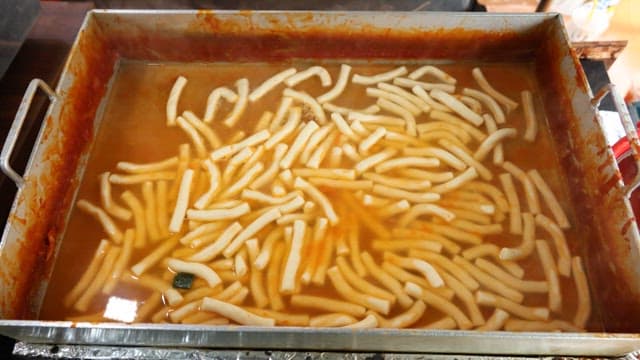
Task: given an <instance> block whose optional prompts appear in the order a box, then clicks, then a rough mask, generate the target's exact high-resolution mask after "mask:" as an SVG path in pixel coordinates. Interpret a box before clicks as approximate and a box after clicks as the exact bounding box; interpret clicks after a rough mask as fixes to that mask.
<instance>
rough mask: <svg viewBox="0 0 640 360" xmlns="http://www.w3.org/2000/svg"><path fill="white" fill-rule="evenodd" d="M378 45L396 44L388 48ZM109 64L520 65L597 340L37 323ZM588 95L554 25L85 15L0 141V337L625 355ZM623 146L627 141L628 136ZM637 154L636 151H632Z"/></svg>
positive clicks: (627, 238)
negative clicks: (569, 207) (599, 327)
mask: <svg viewBox="0 0 640 360" xmlns="http://www.w3.org/2000/svg"><path fill="white" fill-rule="evenodd" d="M389 38H393V39H398V40H399V42H398V45H395V46H390V45H389V44H390V42H389ZM119 58H127V59H136V60H145V61H177V62H212V61H278V60H282V59H290V58H306V59H313V58H331V59H340V58H343V59H378V60H380V59H382V60H384V59H396V60H397V59H414V60H415V59H421V60H425V59H429V60H481V61H493V60H501V61H504V60H505V59H513V60H514V61H530V62H533V63H535V67H536V74H537V77H538V81H539V83H540V84H543V85H544V94H543V98H544V99H543V100H544V104H545V108H546V111H547V114H550V113H553V117H549V119H548V121H549V126H550V128H551V130H552V132H553V137H554V141H555V142H556V143H557V145H558V148H559V149H566V151H563V152H562V153H560V154H559V157H560V161H561V164H562V165H563V167H564V168H565V170H566V172H567V173H568V174H570V175H571V176H569V177H568V178H569V181H570V184H569V185H570V188H571V191H572V194H571V196H572V200H573V203H574V205H575V207H576V211H577V212H578V213H579V214H580V218H581V219H582V220H584V224H580V226H581V227H583V231H582V233H583V234H585V238H584V242H585V244H584V249H583V254H582V255H583V256H584V257H585V260H586V262H587V267H588V268H590V269H591V270H590V274H589V275H590V281H591V284H592V287H593V289H597V291H596V292H593V293H594V294H593V301H594V307H595V309H596V311H599V312H600V314H599V315H600V317H601V318H602V319H603V325H604V329H605V331H606V332H604V333H585V334H560V333H510V332H494V333H492V332H488V333H481V332H472V331H430V330H384V329H373V330H358V331H353V330H341V329H308V328H282V327H279V328H252V327H237V326H229V327H202V326H187V325H152V324H140V325H138V324H135V325H125V324H109V323H104V324H89V323H71V322H64V321H60V322H57V321H37V320H16V319H29V318H37V313H38V310H39V307H40V304H41V301H42V298H43V295H44V291H45V290H46V285H47V279H48V276H49V275H50V272H51V270H52V264H53V262H54V260H55V255H56V251H57V249H58V248H59V242H60V240H61V239H62V236H63V233H64V228H65V225H66V222H67V220H68V215H69V209H70V204H72V203H73V199H74V196H75V192H76V188H77V185H78V184H79V182H80V179H81V178H82V173H83V169H84V163H85V162H86V160H87V156H88V153H89V150H90V148H91V139H92V138H93V137H94V135H95V132H96V131H97V129H98V128H99V124H98V123H97V122H98V121H99V119H100V116H96V114H98V113H99V111H100V106H101V102H102V101H103V98H104V96H105V93H106V91H107V90H106V89H107V87H108V83H109V79H110V78H111V75H112V74H113V70H114V66H115V64H116V62H117V60H118V59H119ZM39 87H40V88H42V89H44V90H45V91H47V93H48V94H49V96H50V99H51V100H52V103H51V105H50V107H49V110H48V113H47V115H46V118H45V120H44V122H43V126H42V129H41V132H40V135H39V138H38V141H37V143H36V146H35V147H34V150H33V153H32V156H31V158H30V161H29V164H28V167H27V170H26V172H25V174H24V175H23V176H20V175H18V174H15V173H11V170H10V166H9V165H8V157H9V155H10V152H11V139H12V138H15V137H16V135H17V133H18V131H19V127H20V116H21V114H22V113H24V112H25V111H26V110H27V109H28V103H29V101H30V97H32V96H33V93H34V92H35V91H36V90H37V89H38V88H39ZM592 100H593V94H592V93H591V90H590V89H589V87H588V84H587V82H586V79H585V76H584V73H583V72H582V69H581V67H580V65H579V63H578V62H577V60H576V58H575V56H574V55H573V53H572V51H571V48H570V45H569V42H568V39H567V36H566V33H565V31H564V27H563V24H562V20H561V17H560V16H559V15H557V14H535V15H534V14H530V15H507V14H483V15H471V14H463V13H432V14H430V13H367V12H355V13H342V12H326V13H323V12H319V13H318V12H313V13H307V12H288V13H280V12H209V11H198V12H195V11H99V10H98V11H92V12H90V13H88V15H87V17H86V19H85V22H84V24H83V26H82V29H81V30H80V33H79V35H78V38H77V39H76V42H75V44H74V47H73V49H72V51H71V54H70V57H69V59H68V61H67V64H66V66H65V71H64V73H63V75H62V77H61V79H60V82H59V84H58V86H57V88H56V90H55V92H54V91H52V90H51V89H49V88H48V87H47V86H46V85H44V84H43V83H41V82H39V81H37V80H34V82H33V83H32V85H31V86H30V88H29V89H28V91H27V94H26V95H25V101H24V103H23V106H21V109H20V111H19V112H18V116H17V117H16V121H15V122H14V126H13V128H12V131H11V133H10V135H9V137H10V138H9V141H7V144H8V145H6V146H5V149H3V154H2V159H1V160H2V161H0V163H1V165H2V166H3V171H5V172H7V173H9V175H10V176H11V177H12V178H13V179H14V180H15V181H16V183H17V184H18V186H19V191H18V195H17V197H16V200H15V202H14V204H13V207H12V211H11V215H10V218H9V220H8V224H7V227H6V229H5V232H4V234H3V237H2V244H1V245H0V315H1V316H2V318H3V319H5V320H0V334H2V335H6V336H10V337H13V338H16V339H19V340H21V341H25V342H32V343H68V344H104V345H143V346H165V347H166V346H187V347H212V348H245V349H281V350H286V349H298V350H322V351H332V350H333V351H339V350H347V351H354V352H358V351H385V352H412V353H416V352H424V353H457V354H462V353H466V354H478V353H480V354H505V355H506V354H510V355H525V354H542V355H591V356H619V355H622V354H626V353H629V352H631V351H633V350H636V349H640V335H638V334H637V333H638V331H639V329H640V325H639V324H640V321H638V319H640V267H639V266H638V264H640V251H639V243H640V241H639V239H640V237H639V235H638V228H637V226H636V222H635V218H634V217H633V213H632V211H631V208H630V205H629V202H628V199H627V197H626V195H627V193H628V191H629V187H628V186H625V185H624V184H623V183H622V181H621V180H620V179H621V178H620V174H619V172H618V169H617V166H616V164H615V160H614V159H613V156H612V153H611V151H610V150H609V148H608V146H607V145H606V143H605V140H604V137H603V135H602V131H601V127H600V125H599V117H598V115H597V111H596V106H595V105H594V103H595V102H596V101H592ZM632 135H633V134H632ZM633 141H634V144H635V145H637V144H638V143H637V138H634V139H633Z"/></svg>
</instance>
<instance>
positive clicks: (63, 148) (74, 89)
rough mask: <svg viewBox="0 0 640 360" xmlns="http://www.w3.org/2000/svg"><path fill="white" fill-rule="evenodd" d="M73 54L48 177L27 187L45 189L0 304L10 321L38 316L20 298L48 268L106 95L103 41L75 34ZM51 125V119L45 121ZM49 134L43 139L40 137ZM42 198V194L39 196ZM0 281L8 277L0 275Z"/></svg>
mask: <svg viewBox="0 0 640 360" xmlns="http://www.w3.org/2000/svg"><path fill="white" fill-rule="evenodd" d="M80 38H81V39H82V41H80V42H79V43H78V44H77V49H76V50H77V54H76V56H80V57H82V58H84V61H82V62H77V61H76V62H73V63H75V64H80V63H81V65H77V66H72V67H70V68H69V69H68V71H69V72H70V73H71V74H73V75H74V77H75V81H74V82H73V85H72V86H71V87H70V88H69V89H68V91H67V93H66V100H65V102H64V104H63V105H62V109H61V113H60V118H59V119H58V121H59V124H60V125H61V132H62V134H63V136H60V137H59V138H58V139H56V140H57V141H58V146H57V147H56V148H55V149H52V150H54V151H55V153H53V152H52V153H51V154H45V155H44V157H45V158H46V159H48V160H53V162H52V163H51V168H50V169H51V174H50V175H52V176H51V177H48V178H46V179H44V180H43V179H41V178H40V179H39V178H30V179H27V182H29V183H31V184H28V185H27V186H34V183H35V182H42V184H40V185H44V190H43V191H42V193H43V194H46V196H39V198H41V199H42V200H41V201H40V202H39V203H38V204H29V210H28V211H29V212H30V214H31V215H32V216H34V218H37V219H38V221H35V222H33V225H32V226H31V227H30V228H28V229H27V230H26V234H25V239H24V241H23V242H22V243H21V246H20V249H19V251H18V258H19V259H20V261H19V263H20V266H21V269H22V270H21V271H17V272H16V273H17V274H18V275H19V276H20V277H19V278H16V279H14V281H15V284H16V286H15V289H14V297H13V299H12V300H13V302H12V303H11V304H0V306H2V308H3V309H12V310H13V316H11V317H12V318H16V319H19V318H33V317H35V316H36V315H37V314H35V313H34V311H35V309H34V306H33V304H31V302H29V301H25V299H32V301H35V300H36V297H35V296H36V295H35V294H34V292H35V291H36V290H37V287H36V286H34V285H35V284H37V283H39V281H40V280H41V279H42V278H43V277H46V274H47V272H49V271H50V268H51V265H52V264H51V260H52V259H53V254H54V252H55V249H56V243H55V242H56V239H57V238H58V236H59V234H60V232H61V231H62V229H63V227H64V215H65V214H66V211H67V210H68V208H69V206H70V202H71V195H72V192H73V189H74V188H75V187H76V186H77V184H78V182H79V181H78V179H76V176H75V175H76V170H77V167H78V160H79V158H80V156H81V154H82V153H83V151H84V150H86V148H87V145H88V144H89V143H90V141H91V139H92V134H93V119H94V117H95V114H96V110H97V108H98V105H99V103H100V101H101V99H102V97H103V95H104V94H105V90H106V84H107V82H108V80H109V77H110V76H111V73H112V70H113V65H114V62H115V59H116V57H115V52H114V51H113V50H112V49H110V48H108V47H107V46H105V43H104V41H102V40H101V38H100V37H99V36H98V35H97V34H95V33H84V34H80ZM46 121H47V122H50V121H51V120H50V119H47V120H46ZM50 135H51V134H45V137H48V136H50ZM39 195H41V194H39ZM0 273H2V276H6V275H7V274H6V273H4V272H2V271H0Z"/></svg>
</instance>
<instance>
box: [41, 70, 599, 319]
mask: <svg viewBox="0 0 640 360" xmlns="http://www.w3.org/2000/svg"><path fill="white" fill-rule="evenodd" d="M319 65H322V66H319ZM476 65H478V66H479V69H478V70H473V69H474V67H475V66H476ZM472 70H473V71H472ZM536 92H537V90H536V83H535V81H534V79H533V77H532V75H531V69H530V66H529V65H528V64H464V63H462V64H442V65H438V66H437V67H433V66H424V64H412V63H406V64H391V63H384V64H382V63H380V64H379V63H351V64H350V66H346V65H341V64H340V63H332V62H328V63H324V64H307V63H304V62H299V63H291V64H262V63H261V64H257V63H256V64H225V63H218V64H190V65H184V64H147V63H138V62H126V61H125V62H122V63H121V64H120V67H119V69H118V72H117V74H116V75H115V79H114V82H113V88H112V90H111V93H110V95H109V98H108V100H107V104H106V108H105V112H104V116H103V119H102V124H101V128H100V131H99V134H98V136H97V139H96V142H95V144H94V148H93V149H92V153H91V156H90V159H89V163H88V166H87V169H86V173H85V178H84V181H83V183H82V185H81V187H80V190H79V194H78V198H79V199H81V200H79V201H78V203H77V206H76V210H74V212H73V214H72V217H71V221H70V223H69V226H68V229H67V233H66V238H65V240H64V242H63V245H62V248H61V251H60V254H59V260H58V263H57V266H56V268H55V270H54V274H53V277H52V279H51V284H50V285H49V290H48V294H47V297H46V299H45V303H44V306H43V310H42V313H41V318H43V319H52V320H53V319H55V320H60V319H73V320H76V321H124V322H132V321H136V322H176V323H204V324H218V325H220V324H228V323H230V324H251V325H293V326H316V327H318V326H321V327H324V326H349V327H417V328H421V327H430V328H461V329H480V330H491V329H506V330H529V331H535V330H543V331H551V330H563V331H580V330H583V329H584V328H585V326H587V325H589V324H590V323H591V322H593V320H591V322H589V315H590V304H589V291H588V286H587V284H586V280H585V279H584V273H583V271H582V265H581V261H580V259H579V258H578V257H575V255H577V251H576V248H577V247H576V245H575V244H576V237H577V235H576V232H575V229H574V228H573V227H571V224H575V222H574V219H573V215H572V213H571V211H570V208H569V206H568V204H569V203H568V200H567V195H566V189H565V185H564V182H563V181H562V179H561V178H560V172H559V171H558V170H557V169H558V165H557V164H558V162H557V160H556V158H555V156H554V151H553V144H552V143H551V140H550V137H549V134H548V130H547V127H546V121H545V120H544V116H543V111H542V109H541V108H540V103H539V101H538V99H537V96H536ZM105 172H109V173H110V174H105ZM565 212H566V215H565ZM572 256H574V257H572ZM118 307H126V308H127V309H126V311H124V310H123V311H118V309H117V308H118ZM127 312H129V313H135V314H136V315H135V316H128V315H127ZM114 313H115V314H117V315H114Z"/></svg>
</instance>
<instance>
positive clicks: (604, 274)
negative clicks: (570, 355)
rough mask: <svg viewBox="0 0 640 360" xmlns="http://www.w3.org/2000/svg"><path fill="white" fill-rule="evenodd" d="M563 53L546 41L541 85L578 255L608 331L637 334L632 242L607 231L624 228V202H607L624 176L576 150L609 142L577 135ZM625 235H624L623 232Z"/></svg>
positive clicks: (579, 78)
mask: <svg viewBox="0 0 640 360" xmlns="http://www.w3.org/2000/svg"><path fill="white" fill-rule="evenodd" d="M562 56H563V54H562V49H558V48H556V47H555V46H553V45H552V42H547V43H545V46H544V48H543V51H541V52H540V54H539V56H538V59H539V61H538V63H537V74H538V80H539V81H540V83H541V84H544V88H543V89H544V90H545V91H544V92H543V97H544V103H545V106H546V112H547V116H548V118H549V126H550V128H551V130H552V131H551V132H552V134H553V136H554V139H555V142H556V144H558V145H559V146H558V151H559V154H558V156H559V159H560V162H561V164H562V168H563V169H564V171H565V172H566V174H567V176H566V178H567V179H568V181H569V188H570V189H571V194H570V195H571V197H572V200H573V204H574V210H575V211H576V216H577V218H578V219H580V225H581V227H582V231H581V232H582V236H583V238H582V244H581V246H582V249H580V250H581V251H580V252H579V253H581V254H583V257H584V260H585V263H586V270H587V272H588V275H589V280H590V283H591V293H592V300H593V302H594V304H593V306H594V312H599V313H600V315H601V316H602V321H603V325H604V327H605V331H607V332H633V331H634V330H637V324H638V323H640V318H638V315H639V313H638V309H639V308H640V303H639V302H638V299H637V297H635V295H633V294H634V292H633V290H632V289H631V288H630V286H629V284H630V283H631V281H630V279H633V275H632V274H631V273H630V270H631V269H630V268H629V267H628V266H629V265H630V264H626V262H625V261H626V259H627V258H628V256H629V246H628V243H624V242H622V243H620V242H619V241H617V240H614V238H616V237H617V238H619V237H620V235H617V236H608V235H607V234H616V233H619V232H620V229H619V228H617V227H616V225H615V223H616V222H617V221H618V220H617V219H616V216H618V215H620V214H618V213H615V214H614V213H611V209H613V208H614V207H618V206H619V205H618V204H609V205H607V204H605V202H606V201H607V197H606V194H607V193H608V192H609V191H615V190H614V189H613V187H614V186H616V184H617V183H618V181H619V178H618V176H612V177H611V178H609V179H605V178H604V176H603V174H602V172H601V171H598V166H600V165H601V164H600V163H598V160H597V157H596V156H593V153H591V154H590V153H589V152H588V151H587V152H586V153H581V152H580V151H576V150H579V149H587V148H588V147H593V146H597V147H599V148H601V149H606V148H607V145H606V144H605V143H604V140H603V139H601V137H598V138H596V137H595V136H591V137H587V138H582V137H581V136H580V135H578V134H579V131H578V128H577V127H578V124H579V120H578V119H575V118H574V115H573V113H572V111H571V109H572V101H571V100H572V99H571V97H572V96H573V95H574V94H573V93H572V92H571V91H570V89H569V88H568V87H567V84H566V83H565V82H564V81H563V80H562V79H563V78H566V74H562V73H560V71H561V67H560V66H559V64H558V62H559V61H561V59H562ZM574 65H575V67H576V71H577V73H578V75H577V78H576V79H575V81H576V83H577V86H578V87H581V86H583V85H584V84H585V83H586V82H585V80H584V79H583V78H582V76H583V75H584V73H583V72H582V69H581V68H580V66H579V63H578V62H577V60H576V59H575V57H574ZM572 149H573V150H572ZM600 151H602V150H600ZM600 153H601V152H600ZM605 176H606V175H605ZM590 189H592V190H590ZM594 204H598V206H594ZM614 205H615V206H614ZM623 230H624V229H623ZM621 235H622V236H624V233H622V234H621ZM625 241H627V242H628V241H629V240H628V239H625ZM592 319H593V317H592ZM593 325H594V324H592V325H590V326H588V327H592V326H593Z"/></svg>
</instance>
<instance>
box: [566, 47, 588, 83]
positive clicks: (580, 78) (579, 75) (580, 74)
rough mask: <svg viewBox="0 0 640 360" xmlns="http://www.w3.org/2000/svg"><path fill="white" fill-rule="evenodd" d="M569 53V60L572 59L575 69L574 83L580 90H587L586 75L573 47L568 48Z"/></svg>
mask: <svg viewBox="0 0 640 360" xmlns="http://www.w3.org/2000/svg"><path fill="white" fill-rule="evenodd" d="M569 51H570V53H571V60H572V61H573V67H574V68H575V69H576V85H578V88H579V89H580V90H582V91H587V84H589V81H588V80H587V75H586V74H585V73H584V70H583V69H582V64H580V60H579V59H578V54H577V53H576V50H575V49H574V48H571V49H569Z"/></svg>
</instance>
